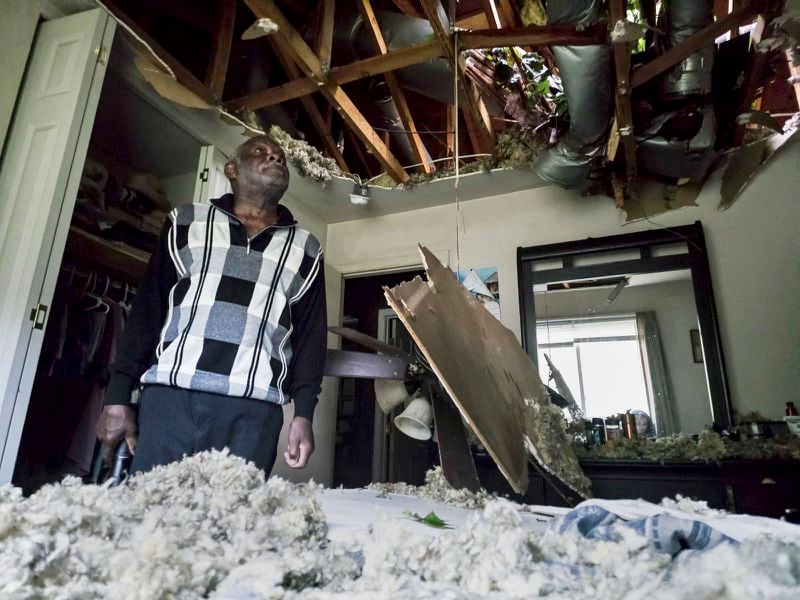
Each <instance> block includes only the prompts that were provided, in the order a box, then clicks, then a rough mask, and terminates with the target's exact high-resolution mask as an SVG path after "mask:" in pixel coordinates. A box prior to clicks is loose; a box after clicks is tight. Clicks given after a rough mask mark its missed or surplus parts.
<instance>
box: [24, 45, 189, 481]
mask: <svg viewBox="0 0 800 600" xmlns="http://www.w3.org/2000/svg"><path fill="white" fill-rule="evenodd" d="M118 38H119V36H118ZM117 42H119V39H118V40H117ZM117 42H115V44H114V48H113V50H112V53H111V57H110V62H109V69H108V71H107V74H106V77H105V80H104V83H103V88H102V93H101V96H100V101H99V105H98V108H97V113H96V115H95V119H94V125H93V129H92V136H91V141H90V144H89V150H88V152H87V157H86V163H85V166H84V169H83V176H82V178H81V185H80V190H79V193H78V197H77V199H76V202H75V208H74V210H73V213H72V218H71V223H70V230H69V237H68V240H67V244H66V248H65V251H64V256H63V260H62V263H61V268H60V272H59V277H58V284H57V287H56V292H55V295H54V297H53V301H52V306H51V307H50V313H49V318H48V321H47V325H46V331H45V338H44V344H43V347H42V352H41V356H40V359H39V363H38V368H37V373H36V378H35V383H34V386H33V392H32V395H31V399H30V405H29V409H28V412H27V417H26V420H25V425H24V429H23V433H22V440H21V444H20V448H19V454H18V459H17V464H16V468H15V471H14V478H13V483H14V484H15V485H17V486H20V487H22V488H23V490H24V491H25V492H26V493H30V492H33V491H35V490H36V489H38V488H39V487H40V486H41V485H44V484H46V483H50V482H53V481H58V480H60V479H62V478H63V477H64V476H65V475H75V476H78V477H81V478H83V479H84V480H85V481H96V480H97V479H98V477H99V476H100V471H101V470H102V460H100V459H99V456H100V448H99V444H98V443H97V442H96V436H95V425H96V422H97V418H98V416H99V415H100V412H101V411H102V406H103V398H104V390H105V386H106V385H107V383H108V378H109V366H110V365H111V364H112V363H113V359H114V356H115V353H116V351H117V344H118V341H119V337H120V334H121V332H122V331H123V329H124V326H125V321H126V319H127V317H128V313H129V311H130V307H131V304H132V301H133V299H134V297H135V295H136V288H137V286H138V285H139V283H140V281H141V280H142V277H143V276H144V274H145V271H146V268H147V263H148V260H149V257H150V253H151V252H152V250H153V249H154V247H155V244H156V242H157V240H158V236H159V234H160V231H161V229H162V226H163V224H164V221H165V219H166V216H167V213H168V212H169V210H170V209H171V207H173V206H176V205H178V204H182V203H187V202H191V201H192V199H193V196H194V193H195V183H196V181H197V179H198V165H199V163H200V157H201V150H202V149H203V145H202V143H201V142H200V141H199V140H197V139H196V138H195V137H193V136H192V135H191V134H189V133H188V132H187V131H186V130H185V129H184V128H183V127H181V126H180V125H179V124H177V123H176V122H174V121H173V120H171V119H170V118H169V117H168V116H166V115H165V114H164V112H162V111H161V110H159V107H158V106H157V103H155V102H154V101H153V99H152V96H151V97H146V96H145V95H144V94H142V93H141V91H140V86H142V85H146V84H144V83H143V82H141V81H140V82H136V83H135V84H134V83H132V82H131V79H130V78H131V74H130V73H131V71H130V68H129V66H130V62H126V61H128V59H127V57H125V56H124V55H123V53H122V52H121V51H120V46H121V44H120V43H117ZM124 67H128V68H127V69H126V68H124ZM164 102H166V100H165V101H164Z"/></svg>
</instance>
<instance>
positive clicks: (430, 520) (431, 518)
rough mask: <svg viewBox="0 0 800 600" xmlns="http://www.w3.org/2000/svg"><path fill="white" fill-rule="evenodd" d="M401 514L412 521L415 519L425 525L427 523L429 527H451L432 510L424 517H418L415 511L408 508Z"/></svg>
mask: <svg viewBox="0 0 800 600" xmlns="http://www.w3.org/2000/svg"><path fill="white" fill-rule="evenodd" d="M403 514H404V515H405V516H406V517H408V518H409V519H411V520H412V521H416V522H417V523H423V524H425V525H428V526H429V527H435V528H436V529H452V527H451V526H450V525H448V524H447V523H446V522H444V521H442V520H441V519H440V518H439V516H438V515H437V514H436V513H435V512H433V511H431V512H429V513H428V514H427V515H425V516H424V517H420V516H419V515H418V514H417V513H415V512H411V511H410V510H407V511H405V512H403Z"/></svg>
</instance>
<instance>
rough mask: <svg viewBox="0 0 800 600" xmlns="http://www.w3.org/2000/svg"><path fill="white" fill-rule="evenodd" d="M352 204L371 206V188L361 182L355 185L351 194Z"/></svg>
mask: <svg viewBox="0 0 800 600" xmlns="http://www.w3.org/2000/svg"><path fill="white" fill-rule="evenodd" d="M350 202H352V203H353V204H369V186H368V185H367V184H366V183H361V182H360V181H356V182H355V183H353V193H352V194H350Z"/></svg>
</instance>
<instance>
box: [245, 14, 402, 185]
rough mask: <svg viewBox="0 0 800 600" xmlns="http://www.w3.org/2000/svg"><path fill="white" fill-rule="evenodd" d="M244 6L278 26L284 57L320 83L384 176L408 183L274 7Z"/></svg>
mask: <svg viewBox="0 0 800 600" xmlns="http://www.w3.org/2000/svg"><path fill="white" fill-rule="evenodd" d="M245 4H247V6H248V7H250V10H252V11H253V13H254V14H255V15H256V17H258V18H264V17H266V18H269V19H272V21H273V22H275V23H276V24H277V25H278V31H277V32H276V33H274V34H273V35H274V36H276V37H277V38H278V39H279V41H280V42H281V43H283V44H284V48H285V51H286V53H287V54H288V55H289V56H291V58H292V59H293V60H294V61H295V62H296V63H297V66H298V67H300V69H301V70H302V71H303V72H304V73H305V74H306V75H307V76H309V77H313V78H314V79H316V80H317V81H318V82H319V91H320V92H321V93H322V94H323V95H324V96H325V97H326V98H327V99H328V101H329V102H331V103H332V104H333V105H334V106H335V107H336V110H337V111H339V114H340V115H341V117H342V118H343V119H344V120H345V122H346V123H347V124H348V125H349V126H350V127H351V128H352V129H353V131H354V133H355V134H356V135H357V136H358V138H359V139H360V140H361V141H362V142H363V143H364V145H366V146H367V148H368V149H369V150H370V151H371V152H372V153H373V154H374V156H375V158H377V159H378V161H379V162H380V163H381V164H382V165H383V167H384V168H385V169H386V171H387V173H389V175H391V176H392V177H393V178H394V179H395V180H396V181H398V182H400V183H403V182H405V181H408V179H409V175H408V173H407V172H406V170H405V169H404V168H403V166H402V165H401V164H400V162H399V161H398V160H397V158H396V157H395V156H394V155H393V154H392V152H391V151H390V150H389V148H388V147H387V146H386V144H384V143H383V140H382V139H381V138H380V136H379V135H378V134H377V132H376V131H375V130H374V129H373V128H372V126H371V125H370V124H369V122H368V121H367V119H366V118H365V117H364V115H363V114H361V111H360V110H358V107H357V106H356V105H355V103H354V102H353V101H352V100H351V99H350V97H349V96H348V95H347V93H345V91H344V90H343V89H342V88H341V86H340V85H339V84H338V83H336V82H335V81H333V80H331V79H330V78H329V77H328V74H327V73H325V71H324V69H323V68H322V63H321V62H320V60H319V58H318V57H317V56H316V55H315V54H314V51H313V50H312V49H311V48H310V47H309V46H308V44H306V42H305V40H303V38H302V36H301V35H300V34H299V33H298V32H297V30H296V29H295V28H294V27H293V26H292V24H291V23H289V21H288V20H287V19H286V17H285V16H284V15H283V13H282V12H281V10H280V9H279V8H278V7H277V5H276V4H275V3H274V2H273V1H272V0H245Z"/></svg>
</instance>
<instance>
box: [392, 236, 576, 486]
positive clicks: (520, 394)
mask: <svg viewBox="0 0 800 600" xmlns="http://www.w3.org/2000/svg"><path fill="white" fill-rule="evenodd" d="M420 253H421V254H422V259H423V264H424V265H425V271H426V273H427V276H428V281H427V282H426V281H423V280H422V279H420V278H419V277H417V278H415V279H414V280H413V281H410V282H406V283H402V284H400V285H398V286H396V287H394V288H392V289H388V288H384V292H385V295H386V299H387V300H388V302H389V305H390V306H391V307H392V308H393V309H394V310H395V312H396V313H397V315H398V317H399V318H400V320H401V321H402V322H403V324H404V325H405V326H406V328H407V329H408V331H409V332H410V333H411V335H412V337H413V338H414V340H415V342H416V343H417V345H418V346H419V348H420V349H421V351H422V352H423V354H424V355H425V358H426V359H427V360H428V362H429V363H430V365H431V368H432V369H433V371H434V372H435V373H436V375H437V377H439V380H440V382H441V383H442V385H443V386H444V388H445V389H446V390H447V392H448V393H449V394H450V397H451V398H452V399H453V402H454V403H455V404H456V406H457V407H458V410H459V412H460V413H461V415H462V416H463V417H464V419H466V420H467V422H468V423H469V424H470V426H471V427H472V429H473V431H474V432H475V434H476V435H477V436H478V438H479V439H480V440H481V443H483V445H484V446H485V447H486V449H487V451H488V452H489V454H490V455H491V457H492V458H493V459H494V461H495V463H496V464H497V466H498V468H499V469H500V472H501V473H503V476H504V477H505V478H506V479H507V480H508V482H509V484H510V485H511V487H512V488H513V489H514V490H515V491H517V492H519V493H522V492H524V491H525V489H526V487H527V484H528V465H527V457H526V453H525V450H526V448H527V449H528V451H529V452H531V454H532V455H533V457H534V458H535V459H536V460H537V461H538V462H539V464H541V466H542V467H543V468H544V469H545V470H547V471H549V472H551V473H553V474H554V475H556V476H557V477H558V478H559V479H560V480H561V481H563V482H564V483H565V484H567V485H568V486H569V487H570V488H571V489H574V490H575V491H577V492H579V493H581V494H582V495H584V496H585V495H588V494H589V481H588V479H586V477H585V476H584V475H583V472H582V471H581V469H580V466H579V464H578V459H577V458H576V457H575V453H574V451H573V450H572V447H571V446H570V444H569V443H568V442H567V437H566V434H565V432H564V428H563V424H562V422H563V417H562V415H561V411H560V410H559V409H558V408H556V407H555V406H553V405H552V404H551V403H550V400H549V398H548V394H547V391H546V389H545V387H544V386H543V385H542V382H541V380H540V379H539V374H538V372H537V370H536V367H535V365H534V364H533V362H531V359H530V357H528V355H527V354H525V351H524V350H523V349H522V347H521V346H520V345H519V342H518V341H517V339H516V338H515V337H514V334H513V333H512V332H511V331H510V330H509V329H507V328H506V327H504V326H503V325H502V324H501V323H500V322H499V321H498V320H497V319H495V318H494V317H493V316H492V315H491V313H489V312H488V311H487V310H486V309H485V308H484V307H483V305H482V304H481V303H480V302H478V301H477V300H475V299H473V298H472V297H471V296H470V295H469V293H468V292H467V291H466V290H465V289H464V288H463V287H462V286H461V285H459V283H458V282H457V281H456V279H455V277H454V275H453V273H452V272H451V271H450V270H449V269H447V268H446V267H444V266H443V265H442V264H441V263H440V262H439V261H438V260H437V259H436V257H435V256H434V255H433V254H431V253H430V252H429V251H428V250H427V249H426V248H423V247H421V246H420Z"/></svg>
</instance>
